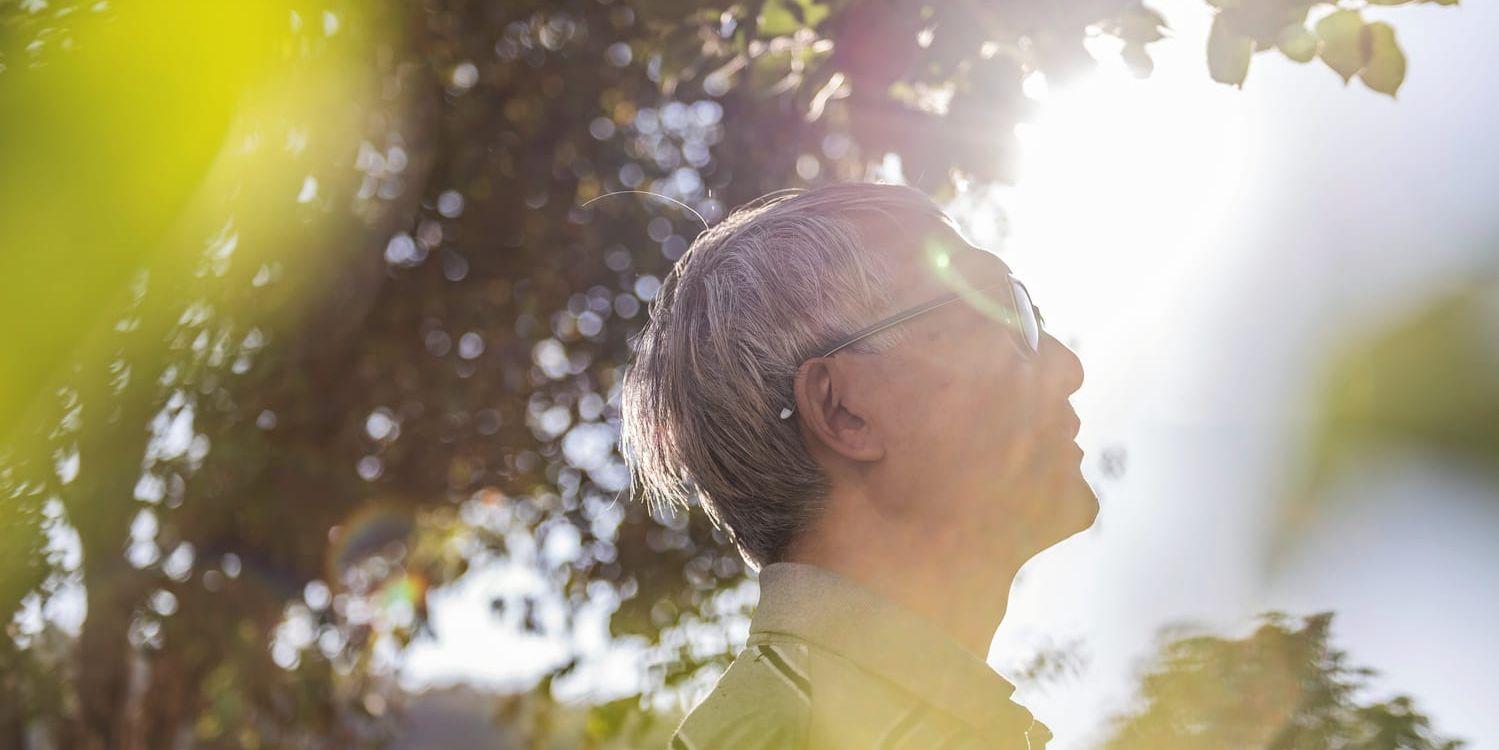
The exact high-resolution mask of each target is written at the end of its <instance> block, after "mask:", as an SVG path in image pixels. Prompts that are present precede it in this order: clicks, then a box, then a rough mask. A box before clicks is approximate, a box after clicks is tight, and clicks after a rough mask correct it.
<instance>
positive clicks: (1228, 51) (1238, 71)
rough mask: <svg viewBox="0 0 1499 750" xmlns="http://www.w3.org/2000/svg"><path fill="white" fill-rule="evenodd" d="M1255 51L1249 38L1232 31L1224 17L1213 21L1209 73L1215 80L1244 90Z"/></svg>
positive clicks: (1209, 42)
mask: <svg viewBox="0 0 1499 750" xmlns="http://www.w3.org/2000/svg"><path fill="white" fill-rule="evenodd" d="M1253 51H1254V49H1253V43H1252V42H1251V40H1250V39H1249V37H1247V36H1244V35H1242V34H1239V33H1237V32H1234V31H1232V30H1230V29H1229V28H1228V25H1227V24H1226V23H1224V21H1223V16H1222V15H1219V16H1217V17H1215V18H1214V19H1213V29H1212V31H1211V32H1209V33H1208V73H1209V74H1210V75H1212V77H1213V80H1215V81H1217V82H1219V83H1227V84H1230V85H1233V86H1238V87H1240V88H1242V87H1243V86H1244V77H1245V76H1247V75H1249V56H1250V55H1251V54H1253Z"/></svg>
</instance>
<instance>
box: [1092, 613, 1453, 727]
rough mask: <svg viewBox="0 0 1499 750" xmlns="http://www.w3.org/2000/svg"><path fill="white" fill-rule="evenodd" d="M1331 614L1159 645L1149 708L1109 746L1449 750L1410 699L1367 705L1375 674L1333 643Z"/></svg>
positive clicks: (1148, 684) (1273, 617)
mask: <svg viewBox="0 0 1499 750" xmlns="http://www.w3.org/2000/svg"><path fill="white" fill-rule="evenodd" d="M1332 619H1333V616H1332V613H1330V612H1324V613H1321V614H1317V615H1313V616H1311V617H1307V618H1305V619H1303V620H1302V621H1301V622H1300V623H1299V625H1298V624H1297V623H1295V622H1293V621H1292V620H1290V619H1289V618H1287V617H1285V616H1284V615H1281V614H1278V613H1271V614H1268V615H1265V616H1264V617H1263V618H1262V619H1261V624H1260V626H1259V627H1258V628H1257V629H1256V630H1255V631H1254V633H1253V634H1252V635H1250V636H1249V637H1248V638H1244V639H1241V640H1233V639H1227V638H1220V637H1216V636H1211V635H1199V636H1193V637H1185V638H1178V639H1176V640H1173V641H1170V642H1168V643H1165V644H1163V645H1162V647H1161V650H1160V654H1159V657H1158V665H1157V666H1156V667H1154V668H1153V669H1152V671H1150V672H1149V673H1147V674H1145V675H1143V676H1142V679H1141V690H1140V694H1141V699H1142V702H1143V705H1142V706H1141V707H1140V708H1139V710H1138V711H1137V712H1135V713H1131V714H1124V715H1121V716H1117V717H1115V719H1114V722H1113V725H1114V726H1113V732H1112V734H1111V738H1110V739H1109V740H1108V741H1107V742H1106V743H1105V747H1108V748H1112V749H1115V750H1129V749H1130V748H1167V749H1174V748H1182V749H1185V748H1223V747H1262V748H1270V749H1271V750H1302V749H1303V748H1304V749H1306V750H1313V749H1316V750H1321V749H1323V748H1350V749H1352V748H1358V750H1452V749H1453V748H1458V747H1461V746H1462V743H1461V742H1458V741H1456V740H1452V739H1447V738H1444V737H1441V736H1440V735H1438V734H1437V733H1436V732H1434V731H1433V730H1432V728H1431V720H1430V719H1429V718H1428V717H1427V716H1425V715H1424V714H1422V713H1421V712H1420V711H1418V710H1417V709H1416V706H1415V702H1414V701H1412V700H1411V699H1410V698H1409V697H1407V696H1396V697H1393V698H1390V699H1387V700H1383V701H1373V702H1367V701H1366V700H1365V694H1366V693H1367V692H1368V682H1369V678H1370V677H1371V676H1372V675H1374V672H1373V671H1372V670H1369V669H1366V668H1359V667H1352V666H1349V665H1348V663H1347V655H1346V654H1344V653H1343V652H1342V651H1339V650H1337V649H1335V648H1333V647H1332V646H1331V644H1330V635H1331V626H1332Z"/></svg>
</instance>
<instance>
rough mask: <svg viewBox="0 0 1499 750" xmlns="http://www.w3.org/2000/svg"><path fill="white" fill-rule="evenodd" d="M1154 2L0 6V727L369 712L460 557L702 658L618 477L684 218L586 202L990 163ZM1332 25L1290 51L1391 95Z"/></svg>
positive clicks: (626, 203) (698, 600) (712, 598)
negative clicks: (632, 387)
mask: <svg viewBox="0 0 1499 750" xmlns="http://www.w3.org/2000/svg"><path fill="white" fill-rule="evenodd" d="M1262 5H1263V6H1265V8H1261V7H1260V6H1262ZM1284 5H1285V4H1284V3H1275V6H1276V8H1281V10H1280V11H1276V12H1277V13H1281V15H1280V16H1276V15H1275V13H1272V12H1271V11H1270V10H1268V7H1269V5H1268V4H1266V3H1260V2H1250V0H1244V2H1243V3H1242V4H1240V5H1234V6H1232V7H1230V6H1227V5H1223V4H1218V5H1216V6H1215V7H1217V9H1218V10H1217V12H1218V15H1219V19H1220V23H1219V24H1216V25H1215V27H1214V28H1215V31H1214V38H1215V39H1216V38H1218V37H1220V36H1226V37H1227V38H1228V39H1229V40H1230V42H1231V43H1232V44H1233V45H1239V41H1237V40H1240V39H1241V38H1244V37H1248V38H1250V39H1251V40H1252V42H1253V44H1252V46H1253V47H1264V46H1265V45H1264V44H1262V42H1263V40H1264V39H1266V38H1271V39H1272V41H1271V43H1274V41H1275V39H1278V38H1279V35H1280V31H1281V30H1282V28H1283V27H1284V26H1286V24H1284V23H1282V24H1281V25H1280V26H1276V27H1275V28H1274V29H1272V30H1268V31H1267V29H1268V26H1267V25H1265V24H1266V23H1268V22H1263V21H1262V20H1257V19H1261V17H1262V16H1264V17H1266V18H1268V17H1271V16H1275V17H1276V18H1280V17H1289V16H1295V17H1296V19H1297V20H1298V22H1299V21H1300V19H1302V18H1304V17H1305V16H1306V15H1307V14H1306V12H1304V11H1303V12H1301V13H1300V15H1299V16H1297V15H1296V12H1294V11H1295V9H1294V8H1292V9H1290V10H1285V9H1284V8H1283V7H1282V6H1284ZM1293 5H1294V4H1293ZM1282 11H1284V12H1282ZM1332 17H1333V16H1328V18H1332ZM1330 23H1333V24H1337V23H1343V22H1342V21H1337V22H1330ZM1220 27H1221V29H1222V30H1220ZM1164 28H1165V22H1164V20H1163V19H1162V18H1161V16H1160V15H1159V14H1157V13H1156V12H1155V11H1153V10H1152V9H1150V8H1148V7H1147V6H1145V5H1143V4H1141V3H1140V2H1139V0H1068V2H1041V1H1039V0H1034V1H1031V2H1021V3H1006V4H979V3H896V2H888V1H887V0H862V1H854V0H842V1H838V2H813V1H812V0H763V1H760V2H732V3H731V2H723V1H718V2H709V3H684V2H679V1H677V0H637V1H635V2H629V1H626V0H617V1H614V2H598V1H596V0H563V1H562V2H545V3H543V2H526V1H522V0H514V1H512V2H480V1H479V0H424V1H423V2H419V3H418V2H409V3H401V2H394V1H392V0H385V1H378V0H263V1H261V2H256V3H239V4H218V3H215V4H180V3H167V2H151V1H149V0H145V1H142V2H135V3H129V4H124V3H120V4H116V3H112V2H92V1H86V2H72V1H69V0H7V1H5V2H0V118H3V119H0V125H3V127H4V136H3V137H0V163H4V164H5V165H6V166H5V169H4V170H0V223H3V225H4V226H5V227H6V228H7V233H6V241H7V243H8V244H9V246H8V247H7V248H6V250H5V252H4V253H0V279H3V282H0V284H3V294H0V331H3V338H0V341H4V344H5V347H6V348H5V351H4V353H3V354H4V356H0V570H3V571H4V575H3V577H0V611H3V612H6V613H14V614H13V615H10V616H9V618H8V624H7V627H6V630H5V637H4V638H0V746H6V747H19V746H23V745H24V743H25V742H26V738H27V737H43V738H50V739H51V741H53V742H55V743H56V744H58V745H61V746H65V747H81V748H147V747H149V748H157V747H171V746H181V745H191V746H195V747H353V746H360V745H373V744H378V743H379V742H380V741H381V739H382V738H384V737H386V736H388V733H389V731H390V729H391V724H392V721H393V717H395V716H397V715H398V714H399V703H400V699H401V696H400V694H399V691H398V690H395V689H394V687H393V685H392V677H393V668H394V666H395V665H396V664H397V662H398V659H399V655H400V652H401V649H402V648H403V647H404V646H405V645H406V644H407V643H409V642H410V641H411V639H413V638H416V637H421V636H423V635H424V634H425V633H426V632H427V628H428V627H429V623H428V622H427V618H426V601H427V599H426V597H427V592H428V591H430V590H431V589H432V588H433V587H435V586H439V585H442V584H444V583H446V582H449V581H452V580H454V579H455V578H457V577H459V576H461V575H463V574H464V572H465V571H466V570H467V569H468V568H469V567H470V566H471V565H475V564H480V563H484V562H486V561H493V560H504V561H506V562H507V563H509V564H513V565H516V566H519V567H521V568H523V569H526V570H529V571H530V572H531V574H532V576H533V578H534V582H535V583H536V586H535V587H533V588H531V589H526V590H525V591H524V592H516V593H514V594H507V595H506V598H504V599H502V600H500V601H497V602H496V612H497V617H498V618H499V619H500V620H502V621H503V622H504V623H505V624H507V625H509V626H513V627H516V628H519V629H524V630H529V631H533V632H541V633H546V634H549V635H551V636H553V637H555V638H557V639H558V640H560V641H561V642H563V643H566V644H568V645H569V646H570V647H574V646H576V644H578V643H579V642H580V640H579V639H578V638H575V637H573V635H574V634H575V633H576V632H577V629H578V628H580V627H582V626H581V625H580V624H579V614H580V613H581V612H583V611H585V610H587V609H588V608H590V607H592V608H595V609H598V608H602V609H603V610H604V611H606V612H612V616H611V617H610V619H609V627H610V629H611V631H612V636H613V637H615V638H627V637H638V638H643V639H644V642H645V643H648V644H650V652H649V653H650V658H651V662H652V669H651V670H649V671H648V672H643V674H644V675H645V676H646V679H645V684H644V685H642V686H641V687H642V690H643V691H644V694H645V695H646V696H654V695H656V694H658V693H660V692H661V691H663V690H669V689H672V688H686V687H690V686H694V685H700V684H701V683H702V681H703V679H704V678H705V676H708V677H711V675H712V674H713V669H714V668H715V666H716V665H721V664H722V663H723V662H724V661H725V660H726V659H727V656H728V654H729V653H730V652H731V650H732V645H733V643H734V637H733V633H734V632H736V631H735V628H737V627H739V626H740V625H741V624H742V616H743V612H744V609H745V606H746V605H747V602H746V598H745V596H743V594H744V591H745V589H744V587H743V586H742V583H743V580H744V575H745V570H744V567H743V564H742V563H741V561H740V559H739V557H738V555H737V554H735V553H734V552H733V550H731V549H730V548H728V547H727V546H726V545H725V544H724V540H723V538H722V537H721V536H720V535H718V534H716V533H714V532H713V531H712V530H711V529H710V528H709V527H708V526H707V524H706V522H705V521H704V519H703V518H702V516H701V514H691V515H690V516H687V515H679V516H674V517H669V518H652V517H651V516H649V515H648V513H647V512H646V509H645V508H643V507H642V506H640V505H638V504H635V503H630V502H627V500H628V498H627V497H626V496H625V495H626V492H627V490H628V488H627V474H626V472H625V469H624V465H623V462H622V459H621V457H620V456H619V454H618V448H617V440H616V435H617V413H618V403H617V386H618V381H619V375H620V372H621V367H622V365H623V364H624V363H625V362H626V361H627V359H628V356H629V353H630V344H629V342H630V336H631V335H632V334H633V332H634V331H635V330H636V329H637V328H638V326H639V325H640V323H641V317H642V314H643V306H644V305H645V303H646V302H647V301H649V300H650V299H651V297H652V296H653V294H654V293H655V290H656V288H657V286H658V285H659V279H660V278H661V277H662V276H663V275H664V274H665V273H666V271H667V270H668V269H669V267H670V264H671V263H672V261H673V260H675V259H676V258H677V257H679V256H680V254H681V253H682V252H683V251H684V250H685V248H686V247H687V245H688V243H689V242H690V240H691V238H692V237H693V236H694V235H695V233H696V231H697V230H698V229H699V228H700V227H699V226H697V225H696V223H695V221H693V220H691V219H689V218H687V217H686V216H684V215H679V214H678V213H677V212H676V211H675V210H674V209H671V208H670V207H667V206H664V205H662V204H657V203H654V202H650V201H640V200H636V199H635V198H616V199H612V200H610V201H601V202H598V203H595V204H593V205H592V207H591V208H587V209H585V208H584V207H583V204H584V203H586V202H588V201H589V200H591V199H593V198H595V197H598V196H600V195H604V194H606V193H609V192H613V191H617V190H621V189H643V190H650V191H654V192H657V193H660V194H662V195H665V196H669V197H672V198H676V199H679V200H682V201H684V202H686V203H688V204H690V205H692V206H693V207H694V208H695V209H696V210H697V211H699V212H701V213H702V214H703V215H705V216H706V217H707V219H708V220H710V221H712V220H715V219H717V218H719V217H721V216H722V215H723V213H724V211H725V208H726V207H728V206H733V205H736V204H738V203H741V202H743V201H745V200H748V199H750V198H753V197H756V196H758V195H760V194H762V193H764V192H767V191H770V190H773V189H780V188H784V187H787V186H795V185H807V184H815V183H820V182H826V181H831V180H842V179H860V178H865V177H867V176H869V175H871V174H874V173H875V172H874V171H873V170H875V168H876V165H879V164H881V163H882V162H883V161H884V159H885V156H886V155H887V154H895V155H898V156H899V157H900V164H901V165H902V168H903V170H904V173H905V175H906V176H907V178H908V179H909V180H911V181H912V182H913V183H915V184H917V185H919V186H921V187H924V188H926V189H929V190H932V191H934V192H937V193H939V194H950V192H951V190H952V189H953V186H954V185H955V184H956V183H957V182H961V181H977V182H981V183H982V182H992V181H1003V180H1007V179H1008V178H1009V175H1010V173H1011V167H1012V166H1013V161H1014V154H1015V141H1014V137H1013V128H1014V125H1015V124H1016V123H1017V122H1019V121H1020V120H1021V119H1022V118H1024V117H1025V116H1026V114H1027V112H1028V111H1029V109H1030V104H1031V102H1030V101H1029V100H1028V99H1027V98H1026V97H1025V96H1024V94H1023V92H1022V89H1021V84H1022V82H1023V81H1024V79H1025V78H1026V77H1027V76H1031V75H1041V76H1044V77H1045V78H1046V79H1047V80H1048V81H1051V82H1052V83H1053V84H1055V83H1059V82H1066V81H1067V80H1068V79H1071V78H1074V77H1076V76H1077V75H1079V74H1081V73H1083V72H1086V71H1087V70H1088V69H1089V68H1090V66H1091V65H1092V59H1091V58H1090V57H1089V55H1088V54H1087V52H1085V50H1084V47H1083V41H1084V39H1085V38H1087V37H1088V36H1098V35H1103V36H1109V37H1114V38H1117V39H1118V40H1120V41H1121V42H1122V49H1123V52H1122V54H1123V56H1124V59H1125V60H1126V61H1127V62H1128V63H1129V64H1130V65H1132V66H1133V67H1134V68H1135V69H1136V70H1137V71H1138V72H1140V73H1141V74H1146V73H1148V72H1149V69H1150V58H1149V55H1148V54H1147V52H1146V46H1147V45H1149V44H1151V43H1153V42H1155V41H1157V40H1158V39H1160V38H1161V37H1162V36H1163V31H1164ZM1361 28H1365V29H1366V31H1363V32H1359V33H1360V34H1362V36H1359V37H1358V38H1359V39H1364V40H1367V41H1368V43H1367V44H1363V43H1362V42H1361V43H1360V46H1359V50H1360V52H1359V56H1357V57H1349V58H1346V59H1345V58H1344V57H1342V56H1341V55H1342V54H1343V52H1344V51H1346V50H1344V47H1346V45H1347V42H1346V40H1343V41H1336V42H1334V41H1330V40H1331V39H1332V38H1333V36H1334V34H1333V31H1334V30H1333V29H1332V28H1331V27H1329V30H1328V34H1327V35H1325V36H1319V37H1318V40H1316V41H1315V43H1312V42H1308V41H1307V40H1306V39H1304V38H1299V39H1292V40H1289V41H1288V42H1287V43H1286V44H1285V45H1284V47H1283V49H1288V50H1289V51H1287V52H1286V54H1288V55H1291V56H1292V57H1293V58H1295V57H1298V56H1300V57H1306V56H1307V54H1308V53H1307V50H1308V49H1311V48H1316V49H1318V50H1320V52H1319V54H1322V55H1323V57H1324V59H1325V60H1327V61H1328V62H1329V64H1332V65H1333V66H1334V68H1335V69H1337V70H1339V71H1340V72H1343V73H1344V74H1345V75H1352V74H1355V73H1357V74H1359V75H1361V76H1363V80H1365V82H1366V83H1368V84H1369V85H1370V86H1372V87H1374V88H1376V89H1380V90H1384V89H1386V88H1387V89H1389V91H1390V93H1393V90H1394V88H1395V87H1396V86H1398V84H1399V80H1398V76H1396V75H1395V70H1396V66H1395V65H1394V63H1393V62H1392V61H1393V60H1394V58H1393V57H1392V56H1391V55H1393V54H1398V50H1397V51H1395V52H1391V50H1394V49H1395V48H1394V37H1393V33H1388V34H1387V33H1386V32H1385V31H1383V30H1367V29H1368V27H1361ZM1272 31H1273V32H1274V33H1273V34H1272V35H1271V37H1266V36H1265V35H1266V34H1270V33H1271V32H1272ZM1318 33H1319V34H1320V33H1321V27H1320V25H1319V27H1318ZM1339 33H1344V32H1339ZM1339 39H1341V37H1339ZM1214 44H1215V45H1216V44H1217V43H1216V42H1215V43H1214ZM1366 48H1367V54H1365V50H1366ZM1215 49H1216V47H1212V48H1210V55H1209V61H1210V62H1211V65H1210V67H1211V69H1212V71H1213V72H1214V74H1215V75H1218V74H1219V73H1220V71H1221V70H1223V63H1222V62H1221V61H1217V60H1216V59H1215V58H1216V56H1217V53H1216V52H1214V51H1213V50H1215ZM1354 63H1357V66H1355V65H1354ZM1244 64H1245V65H1247V62H1245V63H1244ZM1231 67H1232V68H1233V69H1234V70H1237V69H1239V68H1240V67H1243V66H1242V65H1240V64H1239V63H1237V62H1234V63H1233V65H1232V66H1231ZM1400 67H1401V68H1402V69H1403V61H1402V63H1401V66H1400ZM1218 77H1219V78H1220V79H1222V78H1223V77H1224V76H1222V75H1218ZM1242 77H1243V76H1242V73H1241V74H1240V75H1239V76H1238V81H1235V82H1242ZM1381 87H1383V88H1381ZM84 611H86V612H87V617H86V619H84V618H82V617H81V615H82V613H83V612H84ZM79 620H81V623H80V622H79ZM476 658H479V657H476ZM482 658H503V656H502V655H500V654H490V655H483V657H482ZM582 658H583V655H581V654H576V655H574V657H573V658H569V659H567V660H565V661H564V662H563V663H561V664H559V665H558V666H557V668H556V670H555V672H554V673H553V674H552V675H550V676H549V677H547V679H545V680H544V681H543V682H542V683H541V685H540V686H539V688H538V690H540V691H542V693H540V694H549V693H550V686H551V685H552V684H553V680H554V679H555V680H556V681H558V682H561V681H563V680H568V679H573V678H575V676H576V675H575V670H577V668H578V666H579V664H581V660H582ZM645 700H646V698H635V697H629V698H625V699H624V700H623V702H617V703H609V704H605V705H603V706H600V707H598V709H597V712H596V714H595V716H594V717H593V718H592V719H590V720H589V721H588V722H587V723H586V726H587V727H589V730H588V731H590V732H592V733H594V734H593V735H592V736H594V738H595V740H596V741H599V742H604V741H607V740H608V739H609V737H608V736H609V735H610V734H619V733H628V732H629V731H633V730H630V729H628V728H629V727H633V726H636V724H635V723H634V722H635V720H634V719H632V718H630V717H629V716H628V715H627V714H628V710H627V709H628V707H629V706H630V705H640V704H641V703H642V702H643V701H645ZM537 731H538V733H544V732H543V731H542V730H537ZM538 741H539V742H540V741H543V740H541V739H538Z"/></svg>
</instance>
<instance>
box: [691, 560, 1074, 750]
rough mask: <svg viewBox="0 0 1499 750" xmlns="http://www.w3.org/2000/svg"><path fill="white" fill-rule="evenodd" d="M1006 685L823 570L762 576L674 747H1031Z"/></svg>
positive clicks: (1037, 739) (1039, 742)
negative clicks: (733, 650) (732, 643)
mask: <svg viewBox="0 0 1499 750" xmlns="http://www.w3.org/2000/svg"><path fill="white" fill-rule="evenodd" d="M1014 690H1015V688H1014V686H1013V685H1011V684H1010V683H1009V682H1006V681H1005V679H1004V678H1002V677H1000V676H999V675H998V674H997V673H995V672H994V670H993V669H990V668H989V665H988V664H986V663H985V662H984V660H982V659H980V658H978V657H976V656H974V655H973V654H971V653H969V652H968V651H966V650H964V649H963V647H961V646H959V645H958V643H957V642H956V641H954V640H953V639H952V638H951V637H949V636H948V635H947V634H945V633H943V632H941V631H940V630H938V629H937V628H936V627H935V626H933V625H932V624H930V623H929V622H928V621H927V620H925V619H924V618H922V617H920V616H918V615H916V614H915V613H912V612H910V611H908V610H906V609H904V608H902V607H900V606H898V605H896V604H895V603H893V602H891V601H889V600H887V599H885V598H883V597H881V596H879V595H877V594H875V593H873V592H871V591H869V590H867V589H865V588H863V587H861V586H859V585H857V584H855V583H853V582H852V581H849V580H848V579H845V578H842V577H840V576H838V575H836V574H834V573H832V572H829V571H827V570H824V569H822V568H818V567H815V566H811V565H800V564H795V563H775V564H772V565H768V566H766V567H765V569H764V570H763V571H761V573H760V605H759V608H758V609H757V610H756V612H755V615H754V618H753V619H752V620H751V623H750V635H749V640H748V642H747V644H746V646H745V648H744V650H743V651H741V652H740V653H739V655H738V656H737V657H736V658H735V659H734V662H733V663H732V664H730V665H729V669H728V671H726V672H725V673H724V675H723V677H721V678H720V679H719V681H718V684H717V685H716V686H715V687H714V689H713V692H712V693H710V694H709V695H708V697H707V698H705V699H704V700H703V702H702V703H700V704H698V706H697V707H696V708H694V709H693V710H692V712H691V713H689V714H688V715H687V718H685V719H683V721H682V724H681V726H679V727H678V728H677V731H676V734H675V735H673V736H672V739H671V746H670V747H671V750H717V749H719V748H736V749H737V748H767V749H768V748H777V750H779V749H780V748H788V749H795V750H842V749H843V748H849V749H850V750H852V749H853V748H858V749H859V750H868V749H869V748H881V749H882V750H883V749H885V748H892V749H894V748H943V749H944V750H955V749H957V748H962V749H964V750H973V749H975V748H998V749H1000V750H1009V749H1010V748H1015V749H1017V750H1027V749H1029V750H1040V749H1041V748H1044V747H1045V745H1046V740H1047V739H1049V738H1050V736H1051V733H1050V732H1049V731H1047V729H1046V727H1045V725H1043V724H1041V723H1040V722H1038V721H1036V720H1035V719H1034V718H1032V717H1031V714H1030V712H1029V711H1026V710H1025V709H1024V708H1022V707H1020V706H1018V705H1016V704H1015V703H1013V702H1011V701H1010V696H1011V694H1012V693H1014Z"/></svg>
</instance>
